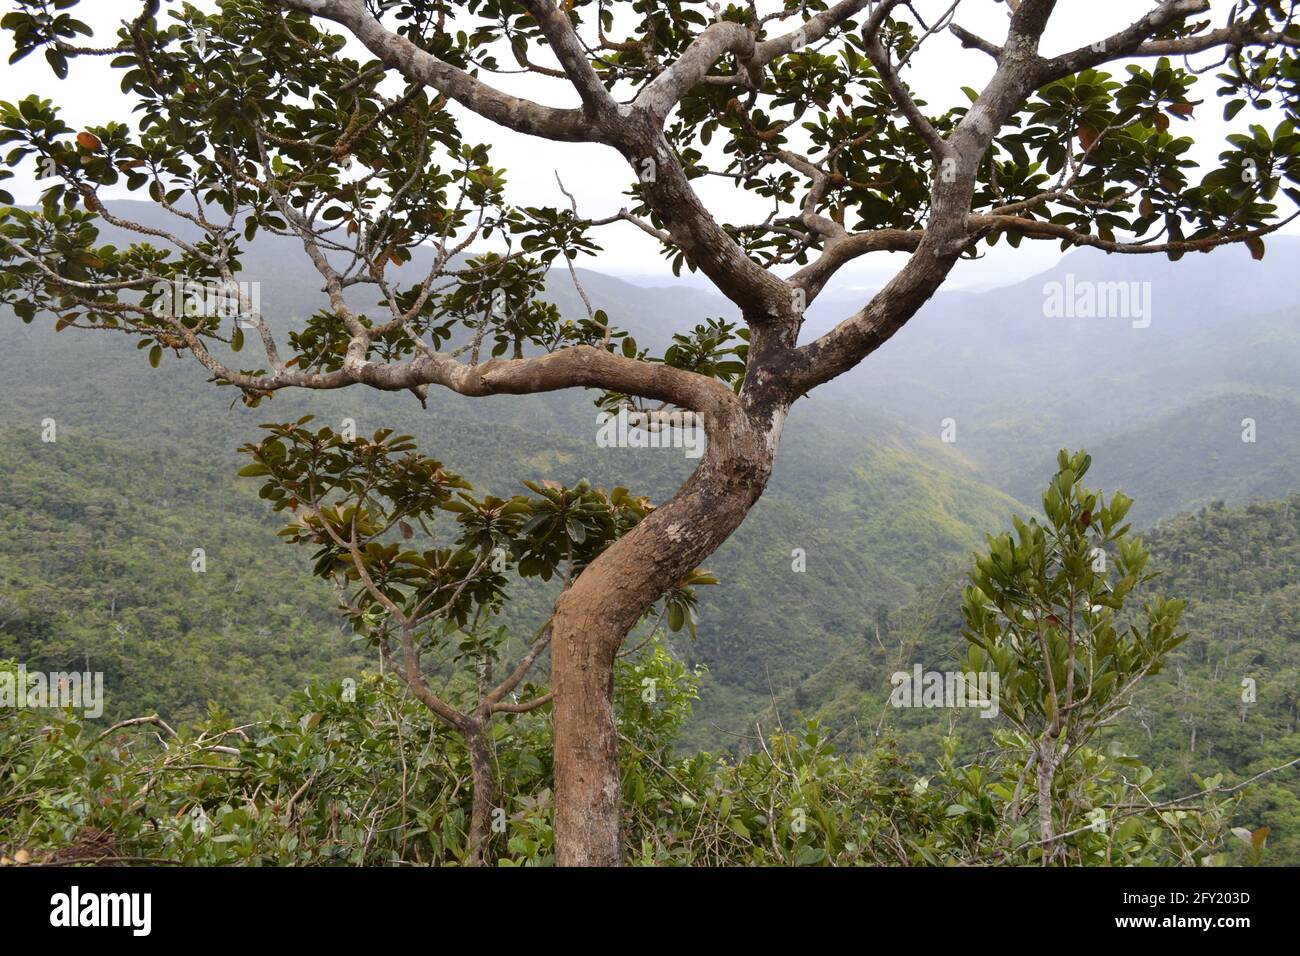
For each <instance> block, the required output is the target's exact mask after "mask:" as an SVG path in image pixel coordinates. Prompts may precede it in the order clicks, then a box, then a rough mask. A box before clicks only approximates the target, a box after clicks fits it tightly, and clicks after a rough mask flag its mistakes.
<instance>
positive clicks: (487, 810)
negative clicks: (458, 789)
mask: <svg viewBox="0 0 1300 956" xmlns="http://www.w3.org/2000/svg"><path fill="white" fill-rule="evenodd" d="M464 734H465V746H466V747H467V748H468V750H469V765H470V771H471V773H472V774H473V777H474V795H473V798H472V799H473V803H472V804H471V806H470V823H469V865H470V866H484V865H485V864H486V863H487V861H488V860H487V849H488V839H489V836H490V830H491V821H492V809H493V806H494V803H495V801H496V798H497V781H496V775H495V774H494V773H493V772H492V753H491V751H490V750H489V749H488V745H487V738H486V736H485V730H484V725H483V723H482V722H480V721H474V722H473V723H472V724H471V725H469V726H467V727H466V728H465V731H464Z"/></svg>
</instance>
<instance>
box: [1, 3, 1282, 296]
mask: <svg viewBox="0 0 1300 956" xmlns="http://www.w3.org/2000/svg"><path fill="white" fill-rule="evenodd" d="M950 2H951V0H917V2H916V4H915V6H916V8H917V9H918V10H919V11H920V13H921V14H922V16H924V17H925V18H926V20H927V22H933V20H934V19H936V18H937V16H938V15H939V14H941V13H942V12H943V11H944V10H946V9H947V8H948V6H949V5H950ZM197 5H198V6H200V7H208V6H210V4H209V3H204V2H200V3H198V4H197ZM1155 5H1156V4H1155V3H1153V2H1151V0H1060V2H1059V4H1058V6H1057V12H1056V14H1055V16H1054V18H1053V20H1052V23H1051V26H1050V28H1049V30H1048V32H1047V35H1046V36H1045V38H1044V41H1043V47H1042V48H1043V52H1044V53H1045V54H1048V55H1050V54H1054V53H1059V52H1064V51H1066V50H1069V49H1073V48H1075V47H1078V46H1081V45H1083V44H1085V43H1090V42H1092V41H1094V40H1098V39H1101V38H1103V37H1105V36H1107V35H1109V34H1111V33H1113V32H1115V31H1116V30H1118V29H1120V28H1122V27H1124V26H1126V25H1127V24H1129V23H1131V22H1132V21H1133V20H1135V19H1137V18H1139V17H1141V16H1142V15H1143V14H1144V13H1145V12H1146V11H1148V10H1150V9H1152V8H1153V7H1154V6H1155ZM1229 5H1230V4H1229V2H1228V0H1213V12H1212V16H1213V18H1214V20H1215V22H1216V23H1220V22H1223V21H1224V19H1225V18H1226V10H1227V9H1228V7H1229ZM5 6H7V4H6V3H5V2H4V0H0V7H5ZM760 9H766V6H765V5H761V6H760ZM138 10H139V0H83V2H82V3H81V4H80V6H79V7H77V8H76V9H74V10H73V11H72V12H73V14H74V15H75V16H77V17H78V18H79V19H81V20H84V21H85V22H87V23H88V24H90V26H91V27H93V28H94V29H95V31H96V37H95V39H94V40H93V41H90V42H94V43H103V42H108V41H110V40H111V39H112V37H113V36H114V30H115V28H116V25H117V23H118V22H120V21H121V20H122V19H123V18H127V17H131V16H134V15H135V14H136V13H137V12H138ZM956 19H957V22H958V23H960V24H961V25H962V26H964V27H966V28H968V29H970V30H972V31H974V32H975V33H978V34H980V35H981V36H984V37H986V38H988V39H991V40H994V41H995V42H1001V40H1002V38H1003V37H1004V36H1005V34H1006V25H1007V8H1006V6H1005V5H1004V4H1003V3H1001V2H998V0H964V2H963V3H962V4H961V6H960V7H959V8H958V14H957V18H956ZM101 31H102V32H101ZM615 33H616V34H617V31H615ZM10 52H12V44H11V43H10V38H9V34H8V33H7V32H4V33H3V34H0V57H3V58H4V59H5V60H7V59H8V56H9V54H10ZM355 55H356V56H357V57H358V58H359V59H367V58H368V56H367V55H366V51H364V50H361V49H360V48H359V47H358V49H357V52H356V53H355ZM1197 59H1198V65H1201V64H1205V63H1207V62H1212V61H1213V57H1211V56H1209V55H1208V54H1207V55H1202V56H1201V57H1199V58H1197ZM992 65H993V64H992V61H991V60H990V58H989V57H987V56H986V55H985V54H983V53H979V52H978V51H974V50H963V49H962V48H961V46H960V44H959V43H958V42H957V41H956V39H955V38H953V37H952V36H950V35H948V34H946V33H945V34H943V35H936V36H935V37H933V38H932V39H931V40H930V41H927V43H926V45H925V46H924V47H923V49H922V52H921V53H920V54H919V55H918V56H917V57H915V58H914V60H913V62H912V64H910V65H909V67H908V70H907V80H908V82H909V83H910V84H911V86H912V87H913V89H914V90H915V91H916V93H917V95H918V96H920V97H922V98H923V99H925V100H927V101H928V103H929V104H930V106H929V111H930V112H931V113H939V112H941V111H942V110H943V109H946V108H947V107H948V106H950V105H956V104H963V105H964V104H965V103H966V102H967V101H966V98H965V97H964V95H963V94H962V93H961V92H960V87H962V86H971V87H975V88H976V89H978V88H980V87H981V86H982V85H983V84H984V82H985V81H986V80H987V79H988V77H989V76H990V75H991V72H992ZM1110 70H1111V72H1119V71H1120V70H1122V67H1119V68H1116V67H1114V66H1112V67H1110ZM120 79H121V74H120V73H119V72H117V71H114V70H112V69H111V68H110V66H109V64H108V58H106V57H98V58H97V57H83V58H80V59H77V60H75V61H73V62H72V64H71V74H70V76H69V77H68V79H66V80H63V81H60V80H58V79H56V78H55V77H54V75H53V73H52V72H51V71H50V69H49V67H48V66H47V64H46V63H45V60H44V57H42V56H41V55H39V54H34V55H31V56H29V57H27V58H26V59H25V60H23V61H22V62H20V63H18V64H16V65H14V66H5V67H4V73H3V81H0V98H3V99H5V100H9V101H11V102H12V101H14V100H16V99H18V98H21V97H22V96H25V95H27V94H29V93H36V94H39V95H41V96H46V97H50V98H52V99H54V100H55V101H56V102H57V103H59V104H60V106H61V107H62V109H63V116H64V119H65V121H66V122H67V123H68V124H69V125H70V126H72V127H73V128H79V127H81V126H83V125H95V124H102V123H103V122H106V121H108V120H109V119H114V118H116V119H118V120H120V121H123V122H131V119H130V115H129V113H130V103H129V101H128V100H127V98H126V97H124V96H123V95H122V94H121V93H120V92H119V87H120ZM485 79H488V80H489V82H491V83H493V84H494V85H496V86H498V87H500V88H502V89H504V90H507V91H509V92H513V93H517V94H519V95H524V96H528V97H530V98H532V99H535V100H539V101H541V102H545V103H548V104H550V105H554V106H573V105H576V104H577V94H576V93H575V92H574V91H573V90H572V88H571V87H569V86H568V85H567V84H566V83H565V82H564V81H561V80H549V79H547V78H545V77H539V76H537V75H535V74H526V75H489V76H485ZM1217 85H1218V84H1217V82H1216V81H1215V80H1214V78H1213V74H1212V73H1211V74H1209V75H1207V76H1205V77H1203V78H1202V79H1201V81H1200V82H1199V83H1198V84H1197V86H1196V87H1195V88H1194V98H1195V99H1205V100H1207V102H1206V104H1205V105H1204V106H1203V107H1201V108H1199V109H1198V110H1197V116H1196V119H1195V120H1194V121H1193V123H1192V124H1190V125H1189V126H1188V127H1187V128H1188V129H1189V130H1190V131H1191V132H1192V134H1193V135H1194V136H1196V138H1197V140H1198V145H1197V148H1196V151H1195V152H1194V153H1193V158H1195V159H1197V160H1198V161H1200V162H1202V163H1207V162H1213V161H1214V159H1215V157H1216V156H1217V154H1218V153H1219V151H1220V150H1221V149H1222V146H1223V135H1224V134H1225V132H1226V131H1227V126H1226V124H1225V123H1223V121H1222V105H1221V101H1219V100H1218V98H1217V97H1215V96H1214V95H1213V93H1214V90H1215V88H1216V87H1217ZM452 108H453V109H454V110H456V111H457V113H458V116H459V118H460V119H461V124H462V125H461V128H462V131H463V132H464V134H465V136H466V138H467V139H469V140H471V141H482V142H489V143H492V144H493V162H494V165H496V166H501V167H504V168H505V169H506V170H507V174H508V182H509V186H508V196H509V199H510V201H511V202H513V203H515V204H516V205H561V204H564V203H566V200H565V199H564V197H563V196H562V195H561V194H560V192H559V189H558V187H557V185H556V182H555V172H556V171H557V170H558V171H559V172H560V175H561V176H562V177H563V179H564V183H565V185H566V186H567V187H568V189H569V190H570V191H571V192H572V193H573V194H574V196H575V197H576V198H577V200H578V208H579V211H580V212H581V213H582V214H583V215H585V216H590V217H592V218H599V217H602V216H605V215H609V214H611V213H613V212H616V211H617V210H618V209H619V208H620V207H621V206H623V205H625V204H626V203H627V199H626V197H624V196H623V195H622V193H623V191H624V190H625V189H626V188H627V184H628V182H629V181H630V178H631V173H630V170H629V168H628V166H627V165H626V163H625V162H624V161H623V159H622V158H621V157H620V156H619V155H618V154H617V153H615V152H614V151H613V150H611V149H609V148H607V147H603V146H594V145H587V144H567V143H565V144H562V143H552V142H549V141H547V140H543V139H538V138H535V137H528V136H523V135H520V134H517V133H512V132H509V131H507V130H502V129H500V128H497V127H494V126H493V125H492V124H490V123H488V122H487V121H486V120H483V119H480V118H479V117H477V116H475V115H473V114H471V113H469V112H467V111H465V110H464V109H462V108H461V107H459V106H458V105H456V104H452ZM1257 116H1258V114H1253V113H1252V112H1251V111H1249V110H1248V111H1246V112H1243V113H1242V114H1241V116H1240V117H1238V120H1237V122H1236V123H1235V124H1234V125H1236V126H1240V125H1241V123H1242V122H1243V121H1247V122H1258V121H1259V120H1258V119H1257ZM1275 122H1276V120H1273V121H1271V122H1268V123H1267V124H1266V125H1269V126H1270V127H1271V126H1272V125H1273V124H1274V123H1275ZM1179 125H1181V124H1179ZM5 185H6V187H7V188H9V190H10V191H11V192H13V193H14V195H15V198H16V199H17V201H18V202H20V203H30V202H32V201H33V200H34V199H35V197H36V196H37V195H38V194H39V192H40V188H39V187H38V185H37V183H36V182H35V181H34V180H33V179H32V178H31V176H30V174H29V172H28V171H24V172H20V173H19V175H17V176H15V177H14V179H12V180H8V181H7V182H6V184H5ZM696 188H697V189H698V190H699V191H700V193H701V195H702V197H703V198H704V200H705V202H706V204H707V205H708V206H709V208H710V209H711V210H713V213H714V215H715V217H716V218H718V219H719V220H720V221H730V222H742V221H754V220H761V219H762V218H763V216H764V215H765V214H766V212H767V209H766V206H757V205H754V203H755V198H752V197H749V196H747V195H746V194H745V193H743V191H741V190H739V189H737V188H735V187H734V186H732V185H730V184H729V183H728V182H726V181H725V180H722V179H718V178H716V177H705V179H704V180H697V181H696ZM105 195H106V196H107V197H109V198H112V197H113V196H114V195H115V193H114V192H112V191H110V192H106V193H105ZM116 195H119V196H127V195H129V193H127V192H126V191H125V188H124V187H122V189H121V190H120V191H119V192H118V193H117V194H116ZM755 210H761V211H759V212H758V213H757V215H755ZM596 239H597V241H598V242H599V243H600V244H601V245H602V246H604V247H605V252H604V253H603V254H602V255H600V256H599V257H596V258H594V259H592V258H587V259H584V260H582V261H581V262H580V263H579V264H580V265H583V266H586V267H588V268H593V269H598V270H600V271H604V272H607V273H612V274H618V275H624V276H632V277H652V276H653V277H663V278H665V279H669V278H671V273H670V271H669V270H668V268H667V266H666V265H665V263H664V260H663V259H662V257H661V255H660V254H659V251H658V247H657V244H656V243H655V242H654V241H653V240H651V239H650V238H649V237H648V236H645V235H644V234H643V233H641V232H640V231H639V230H637V229H636V228H635V227H633V226H631V225H627V224H623V223H619V224H616V225H613V226H609V227H605V228H602V229H600V230H598V231H597V234H596ZM1059 257H1060V252H1059V247H1058V246H1057V245H1056V244H1055V243H1047V242H1026V243H1024V244H1023V245H1022V246H1021V248H1020V249H1019V250H1014V251H1013V250H1011V249H1010V248H1009V247H1007V246H1006V245H1005V244H1004V243H1003V244H999V245H998V246H996V247H994V249H992V250H990V251H989V254H988V255H987V256H986V257H984V258H983V259H981V260H979V261H976V262H971V263H962V264H961V265H960V266H959V267H958V269H957V270H956V272H955V273H954V275H953V277H952V279H951V280H950V287H967V288H976V287H985V286H994V285H1002V284H1004V283H1007V282H1011V281H1015V280H1016V279H1019V278H1022V277H1024V276H1027V275H1031V274H1033V273H1035V272H1038V271H1041V270H1042V269H1046V268H1048V267H1050V266H1051V265H1052V264H1053V263H1055V262H1056V261H1057V260H1058V259H1059ZM902 258H903V257H902V256H901V255H896V254H884V255H876V256H872V257H869V261H867V260H860V261H859V262H858V263H856V264H855V265H854V266H853V267H851V268H849V269H845V270H844V272H843V273H842V274H841V275H840V276H839V277H838V280H837V282H836V283H835V284H834V285H833V286H832V289H831V292H832V294H834V293H840V292H849V291H851V290H853V289H854V288H856V287H859V286H860V287H872V286H875V285H878V284H879V283H880V282H881V281H882V280H883V278H884V277H887V276H888V275H890V274H892V273H893V272H894V271H895V270H896V269H897V268H898V266H899V265H900V264H901V260H902Z"/></svg>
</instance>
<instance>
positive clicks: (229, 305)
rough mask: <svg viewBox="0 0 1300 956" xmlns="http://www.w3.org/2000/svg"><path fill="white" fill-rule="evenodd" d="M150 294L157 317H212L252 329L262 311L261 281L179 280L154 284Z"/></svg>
mask: <svg viewBox="0 0 1300 956" xmlns="http://www.w3.org/2000/svg"><path fill="white" fill-rule="evenodd" d="M152 292H153V294H154V296H155V299H154V310H155V311H156V312H157V313H159V314H160V315H167V316H175V317H177V318H179V317H182V316H204V317H208V318H211V317H213V316H215V317H217V318H222V319H236V320H237V321H238V322H239V324H240V325H242V326H244V327H245V328H251V327H252V326H253V325H254V324H255V322H254V318H255V317H256V316H258V315H260V314H261V312H262V284H261V283H260V282H236V281H235V280H233V279H230V280H209V279H205V280H200V279H185V278H179V279H173V280H171V281H169V282H157V283H155V284H154V286H153V289H152Z"/></svg>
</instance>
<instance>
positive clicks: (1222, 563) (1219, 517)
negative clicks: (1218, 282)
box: [768, 495, 1300, 863]
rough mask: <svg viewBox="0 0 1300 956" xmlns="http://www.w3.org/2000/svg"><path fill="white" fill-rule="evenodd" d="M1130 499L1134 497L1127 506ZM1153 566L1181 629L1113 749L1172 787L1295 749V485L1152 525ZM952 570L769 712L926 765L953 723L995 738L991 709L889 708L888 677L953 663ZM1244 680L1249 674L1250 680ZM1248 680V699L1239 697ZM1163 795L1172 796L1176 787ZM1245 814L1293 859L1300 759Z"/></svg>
mask: <svg viewBox="0 0 1300 956" xmlns="http://www.w3.org/2000/svg"><path fill="white" fill-rule="evenodd" d="M1135 507H1136V506H1135ZM1147 538H1148V543H1149V545H1150V547H1151V549H1152V553H1153V558H1152V561H1153V564H1154V565H1155V567H1156V569H1157V570H1158V571H1160V573H1161V576H1160V577H1159V578H1158V579H1157V581H1156V583H1155V585H1154V588H1155V590H1157V591H1158V592H1162V593H1164V594H1165V595H1168V596H1171V597H1172V596H1179V597H1182V598H1185V599H1186V600H1187V605H1188V606H1187V613H1186V616H1185V618H1184V622H1183V623H1184V627H1185V628H1186V630H1187V631H1188V632H1189V634H1190V638H1189V639H1188V641H1187V642H1186V643H1185V644H1183V645H1182V646H1181V647H1180V648H1178V650H1176V651H1175V652H1174V654H1173V656H1172V658H1171V660H1170V662H1169V663H1168V664H1167V665H1166V666H1165V667H1164V669H1163V670H1162V671H1161V672H1160V673H1159V674H1157V675H1155V676H1153V677H1151V678H1150V679H1149V680H1148V681H1146V682H1145V683H1144V684H1143V686H1142V688H1141V690H1140V691H1139V692H1138V694H1137V695H1136V698H1135V701H1134V704H1133V706H1132V707H1131V708H1129V710H1128V711H1127V712H1126V713H1125V714H1124V715H1123V716H1122V717H1121V719H1120V720H1119V721H1118V722H1117V723H1116V724H1115V726H1114V727H1113V729H1112V730H1111V732H1110V743H1111V746H1112V747H1115V748H1118V749H1119V750H1122V751H1123V752H1125V753H1129V754H1134V755H1136V756H1138V757H1140V758H1141V760H1142V761H1143V762H1144V763H1146V764H1147V765H1149V766H1152V767H1160V768H1164V771H1165V773H1166V775H1167V777H1166V779H1167V783H1168V785H1169V786H1170V788H1171V790H1173V791H1177V792H1178V793H1182V792H1187V793H1192V792H1195V791H1196V790H1198V789H1199V787H1198V785H1197V782H1196V777H1195V775H1197V774H1199V775H1200V777H1201V778H1208V777H1210V776H1212V775H1213V774H1215V773H1219V772H1223V773H1225V774H1226V775H1228V778H1229V779H1231V780H1234V781H1241V780H1245V779H1246V778H1248V777H1250V776H1252V775H1254V774H1256V773H1259V772H1262V771H1264V770H1266V769H1269V768H1271V767H1276V766H1280V765H1282V764H1284V763H1286V762H1287V761H1289V760H1294V759H1295V758H1296V756H1297V755H1300V495H1291V496H1290V497H1288V498H1287V499H1285V500H1282V501H1269V502H1257V503H1254V504H1251V505H1247V506H1245V507H1239V508H1229V507H1225V506H1224V505H1223V504H1222V503H1221V502H1220V503H1217V504H1215V505H1212V506H1211V507H1209V508H1206V509H1203V510H1201V511H1199V512H1197V513H1195V514H1187V515H1181V516H1179V517H1177V518H1175V519H1172V520H1170V521H1168V522H1165V523H1163V524H1161V525H1159V526H1158V527H1157V528H1155V529H1153V530H1152V531H1151V532H1150V534H1149V535H1148V536H1147ZM959 577H960V575H959V574H957V573H953V574H952V575H951V576H950V577H949V580H948V581H947V582H946V583H945V584H943V585H940V586H937V587H936V588H934V590H933V592H932V593H930V594H927V595H926V596H925V597H924V598H923V599H922V600H919V601H917V602H914V603H912V604H909V605H908V606H906V607H903V608H900V609H898V610H897V611H896V612H894V613H893V614H890V615H889V616H888V617H887V618H885V619H882V620H881V621H879V622H871V623H870V625H869V626H868V627H867V628H866V630H865V633H863V634H862V635H861V636H860V638H859V640H858V642H857V644H856V646H855V647H853V648H852V649H851V650H850V651H848V652H846V653H844V654H843V655H841V656H840V657H838V658H837V659H835V660H833V661H832V662H830V663H829V664H828V665H827V666H826V667H825V668H824V669H823V670H822V671H821V672H820V673H818V674H816V675H814V676H813V677H811V678H810V679H809V680H808V681H806V682H805V683H803V684H802V685H800V686H798V687H797V688H794V689H793V690H792V691H791V692H790V693H788V694H785V695H782V697H781V698H780V699H779V700H778V701H777V704H776V707H774V708H773V710H772V711H770V712H769V714H768V720H769V721H771V720H775V719H776V718H777V716H778V713H779V712H781V711H784V712H785V717H784V719H786V720H792V719H796V718H795V715H796V714H802V715H814V716H816V717H817V718H818V719H820V720H821V721H822V722H823V723H824V724H826V725H827V726H829V727H833V728H836V730H837V731H838V736H837V737H836V740H835V742H836V745H837V746H838V747H841V748H843V749H844V750H846V751H848V752H855V751H861V750H868V749H870V748H871V747H873V746H874V745H875V744H876V742H877V741H878V739H879V735H880V734H881V733H890V734H893V735H896V736H897V737H898V738H899V739H900V740H901V741H903V742H904V749H905V750H909V751H911V752H913V753H916V754H918V755H919V756H921V757H922V758H923V759H924V760H926V761H928V762H929V764H930V765H931V766H933V765H934V762H935V761H936V760H937V758H938V755H939V753H940V747H939V742H940V738H941V737H942V736H943V735H944V733H945V732H946V731H947V730H948V729H949V727H950V726H956V727H959V728H960V730H961V732H962V734H963V737H964V740H963V743H964V746H965V748H966V751H965V753H966V754H967V755H968V756H972V755H974V754H975V753H978V752H979V751H980V750H982V749H983V748H985V747H988V746H989V745H990V744H991V736H990V734H991V731H992V730H993V729H994V726H995V725H996V723H997V721H987V720H984V719H982V718H980V717H979V716H977V715H976V714H975V713H974V712H971V711H965V712H963V711H952V710H946V711H945V710H940V711H934V710H929V711H927V710H914V709H897V708H894V707H891V706H889V703H888V700H889V693H890V681H889V679H890V675H891V674H892V673H894V672H895V671H910V670H911V668H912V667H913V665H914V664H917V663H919V664H920V665H921V666H922V668H923V669H924V670H938V671H950V670H953V669H959V668H960V666H961V665H960V661H961V660H962V655H964V654H965V647H966V642H965V641H964V640H963V639H962V638H961V636H960V631H961V627H962V621H961V615H960V613H959V593H958V592H959V590H960V584H961V583H962V582H961V581H960V580H959ZM1247 681H1249V683H1247ZM1248 688H1249V690H1250V691H1251V693H1252V694H1253V697H1254V699H1253V700H1251V701H1250V702H1245V700H1244V698H1245V697H1246V696H1249V695H1248V694H1247V689H1248ZM1170 795H1171V796H1173V795H1175V794H1173V793H1171V794H1170ZM1238 818H1239V822H1240V823H1241V825H1250V826H1252V827H1257V826H1260V825H1267V826H1270V827H1271V828H1272V831H1273V832H1272V833H1271V835H1270V838H1269V841H1270V842H1269V846H1270V847H1271V848H1272V851H1273V853H1275V854H1276V855H1277V856H1278V857H1280V858H1282V859H1284V860H1286V861H1289V862H1292V863H1294V862H1297V861H1300V770H1297V769H1296V768H1292V769H1291V770H1290V771H1288V772H1286V773H1285V774H1282V775H1279V776H1277V777H1275V778H1271V779H1269V780H1267V781H1264V782H1262V783H1260V784H1259V785H1258V786H1257V788H1256V789H1255V791H1254V793H1253V794H1252V795H1251V796H1250V797H1249V798H1248V799H1247V800H1246V801H1245V802H1244V803H1243V804H1242V806H1241V807H1240V808H1239V811H1238Z"/></svg>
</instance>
